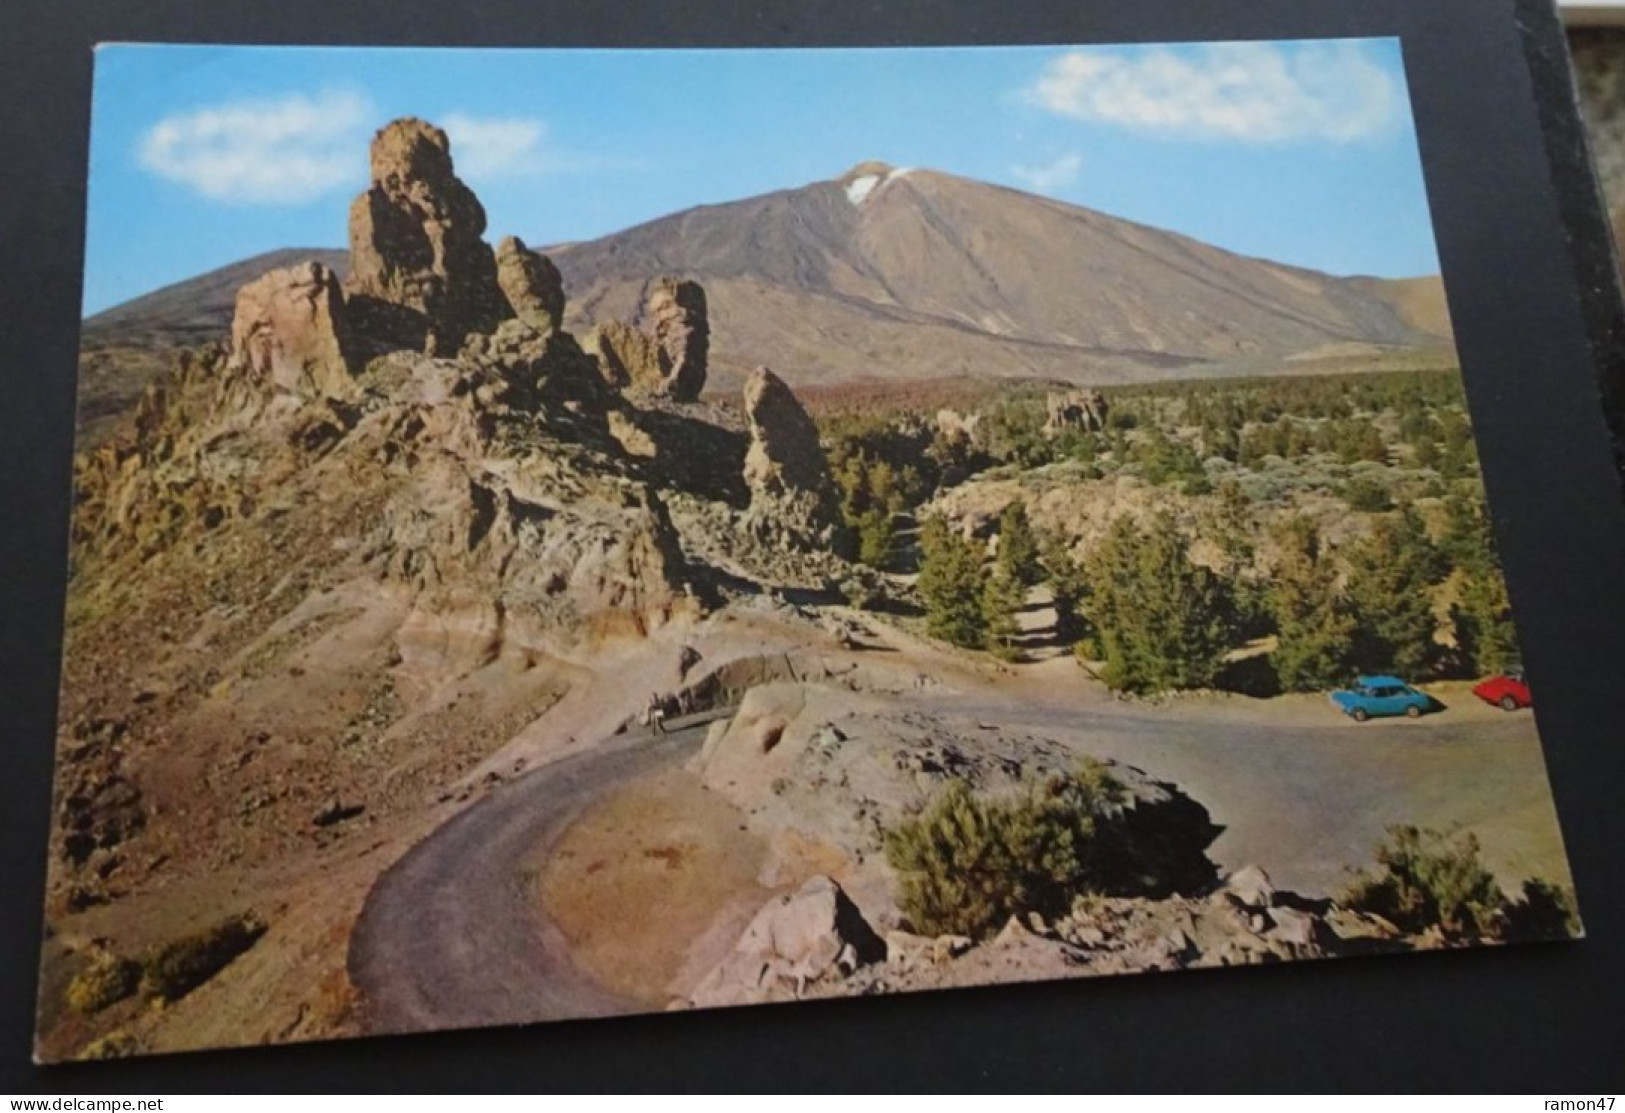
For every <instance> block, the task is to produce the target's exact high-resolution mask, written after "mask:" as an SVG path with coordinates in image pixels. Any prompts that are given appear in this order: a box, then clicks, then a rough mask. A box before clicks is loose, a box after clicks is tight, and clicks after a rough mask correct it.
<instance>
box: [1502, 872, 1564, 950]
mask: <svg viewBox="0 0 1625 1113" xmlns="http://www.w3.org/2000/svg"><path fill="white" fill-rule="evenodd" d="M1579 934H1580V913H1579V912H1578V910H1576V908H1575V907H1574V894H1573V893H1572V892H1570V891H1569V890H1568V889H1565V888H1563V887H1562V886H1561V885H1553V884H1552V883H1551V882H1550V881H1542V880H1541V879H1540V878H1538V877H1532V878H1530V879H1529V880H1528V881H1525V882H1524V883H1523V898H1522V899H1521V900H1517V901H1514V902H1512V903H1511V904H1508V905H1507V906H1506V928H1505V938H1506V941H1507V942H1508V943H1539V942H1543V941H1545V940H1548V939H1573V938H1575V937H1577V936H1578V935H1579Z"/></svg>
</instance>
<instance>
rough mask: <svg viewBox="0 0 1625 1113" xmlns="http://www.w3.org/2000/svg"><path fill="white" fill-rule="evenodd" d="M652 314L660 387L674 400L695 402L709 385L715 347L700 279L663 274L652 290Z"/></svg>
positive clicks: (650, 307)
mask: <svg viewBox="0 0 1625 1113" xmlns="http://www.w3.org/2000/svg"><path fill="white" fill-rule="evenodd" d="M648 316H649V320H650V322H651V325H652V328H653V331H654V341H655V347H656V355H657V358H658V360H659V365H660V390H659V393H660V394H663V395H666V396H667V397H669V398H671V399H672V400H673V401H677V402H692V401H694V400H695V399H697V398H698V397H699V396H700V391H702V390H704V389H705V372H706V368H705V363H706V357H707V355H708V354H709V352H710V348H711V326H710V322H709V320H708V317H707V312H706V304H705V290H704V289H703V288H702V287H701V286H700V284H699V283H698V282H694V281H691V280H687V279H677V278H662V279H661V280H660V281H659V282H657V283H656V284H655V287H654V289H653V290H652V291H650V293H649V302H648Z"/></svg>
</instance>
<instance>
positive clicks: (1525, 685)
mask: <svg viewBox="0 0 1625 1113" xmlns="http://www.w3.org/2000/svg"><path fill="white" fill-rule="evenodd" d="M1473 695H1475V696H1477V697H1478V698H1479V699H1481V700H1483V701H1484V702H1485V703H1493V704H1495V705H1496V706H1498V707H1500V709H1501V710H1502V711H1516V710H1518V708H1520V707H1528V706H1529V705H1530V704H1531V703H1532V702H1533V701H1532V700H1531V699H1530V698H1529V681H1527V680H1525V679H1524V676H1523V670H1522V669H1508V670H1507V671H1506V672H1504V673H1502V674H1501V675H1500V676H1492V677H1490V678H1489V679H1488V680H1486V681H1484V682H1483V683H1482V684H1480V685H1478V686H1477V687H1476V688H1474V689H1473Z"/></svg>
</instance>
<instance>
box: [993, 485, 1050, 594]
mask: <svg viewBox="0 0 1625 1113" xmlns="http://www.w3.org/2000/svg"><path fill="white" fill-rule="evenodd" d="M998 564H999V567H1000V568H1001V569H1003V570H1004V571H1005V572H1006V573H1007V574H1008V575H1009V576H1011V577H1013V578H1014V579H1015V580H1016V581H1017V582H1018V583H1020V584H1021V585H1022V586H1023V587H1031V586H1032V585H1034V584H1036V583H1038V582H1039V581H1040V580H1042V579H1043V578H1044V568H1043V565H1041V564H1040V563H1039V560H1038V538H1037V537H1035V536H1034V535H1033V526H1032V522H1031V521H1029V520H1028V518H1027V504H1026V503H1024V502H1022V501H1020V500H1019V499H1018V500H1017V501H1015V502H1012V503H1010V504H1009V505H1007V506H1006V507H1005V508H1004V509H1003V510H1002V511H1001V512H1000V513H999V557H998Z"/></svg>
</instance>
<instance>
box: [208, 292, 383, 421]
mask: <svg viewBox="0 0 1625 1113" xmlns="http://www.w3.org/2000/svg"><path fill="white" fill-rule="evenodd" d="M231 359H232V362H233V364H234V365H235V366H236V367H237V368H238V369H240V370H243V371H246V372H247V374H248V375H249V376H250V377H251V378H253V379H256V380H258V381H260V382H263V383H268V384H270V385H271V386H273V387H274V388H276V389H278V390H282V391H286V392H288V393H290V394H297V395H299V396H301V397H303V398H343V397H347V396H348V395H349V394H350V392H351V391H352V390H353V389H354V379H353V375H354V372H355V371H356V370H357V366H358V362H359V361H358V358H357V348H356V344H355V341H354V338H353V337H352V334H351V330H350V324H349V320H348V318H347V317H346V314H345V307H344V294H343V291H342V290H341V289H340V287H339V280H338V277H337V276H336V275H334V274H333V272H332V271H330V270H328V269H327V268H326V267H324V266H322V264H320V263H300V264H297V265H295V266H292V267H285V268H283V269H282V270H275V271H271V272H270V273H269V274H266V275H264V276H262V277H260V278H258V279H256V280H255V281H253V282H250V283H249V284H248V285H246V286H244V287H243V288H242V289H241V290H239V291H238V292H237V311H236V315H235V316H234V317H233V318H232V322H231Z"/></svg>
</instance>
